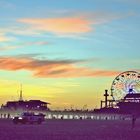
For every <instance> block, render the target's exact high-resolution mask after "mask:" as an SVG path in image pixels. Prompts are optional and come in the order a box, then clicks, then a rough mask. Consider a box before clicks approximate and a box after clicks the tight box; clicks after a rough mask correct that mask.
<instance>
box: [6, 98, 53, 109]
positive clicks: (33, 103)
mask: <svg viewBox="0 0 140 140" xmlns="http://www.w3.org/2000/svg"><path fill="white" fill-rule="evenodd" d="M48 104H50V103H47V102H43V101H40V100H29V101H23V100H22V101H8V102H7V103H6V105H4V106H3V109H15V110H16V109H27V110H49V108H48V106H47V105H48Z"/></svg>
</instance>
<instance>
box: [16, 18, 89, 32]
mask: <svg viewBox="0 0 140 140" xmlns="http://www.w3.org/2000/svg"><path fill="white" fill-rule="evenodd" d="M18 22H21V23H25V24H28V25H30V26H31V27H30V28H31V29H32V30H39V31H43V32H44V31H45V32H52V33H55V34H67V33H70V34H72V33H86V32H89V31H91V27H90V24H91V22H90V21H89V20H88V19H84V18H81V17H65V18H46V19H45V18H44V19H32V18H31V19H19V20H18Z"/></svg>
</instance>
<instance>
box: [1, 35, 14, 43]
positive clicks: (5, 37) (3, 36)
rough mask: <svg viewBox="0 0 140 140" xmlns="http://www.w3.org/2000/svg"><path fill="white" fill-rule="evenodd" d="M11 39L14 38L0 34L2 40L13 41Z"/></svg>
mask: <svg viewBox="0 0 140 140" xmlns="http://www.w3.org/2000/svg"><path fill="white" fill-rule="evenodd" d="M11 40H13V38H11V37H7V36H6V35H3V34H0V42H7V41H11Z"/></svg>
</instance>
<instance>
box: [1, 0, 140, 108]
mask: <svg viewBox="0 0 140 140" xmlns="http://www.w3.org/2000/svg"><path fill="white" fill-rule="evenodd" d="M139 60H140V0H0V104H2V103H3V104H4V103H6V101H7V100H18V99H19V89H20V84H21V83H22V85H23V98H24V99H25V100H29V99H40V100H43V101H47V102H49V103H51V105H50V108H52V109H58V108H59V109H64V108H70V107H73V108H82V107H83V106H84V105H87V107H88V108H90V109H92V108H96V107H99V106H100V100H101V99H103V96H102V95H103V93H104V90H105V89H108V90H110V88H111V84H112V81H113V79H114V78H115V77H116V76H117V75H118V74H119V73H121V72H123V71H128V70H136V71H139V70H140V62H139Z"/></svg>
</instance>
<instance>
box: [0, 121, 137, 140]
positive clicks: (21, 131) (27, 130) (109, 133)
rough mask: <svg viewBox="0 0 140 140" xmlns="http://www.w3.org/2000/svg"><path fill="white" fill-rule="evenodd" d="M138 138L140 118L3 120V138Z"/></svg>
mask: <svg viewBox="0 0 140 140" xmlns="http://www.w3.org/2000/svg"><path fill="white" fill-rule="evenodd" d="M132 139H135V140H139V139H140V121H139V120H137V122H136V126H135V128H134V129H133V130H131V121H130V120H124V121H123V120H121V121H118V120H116V121H111V120H108V121H106V120H101V121H96V120H46V121H45V122H44V123H43V124H41V125H37V124H26V125H23V124H18V125H15V124H13V123H12V120H0V140H132Z"/></svg>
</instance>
